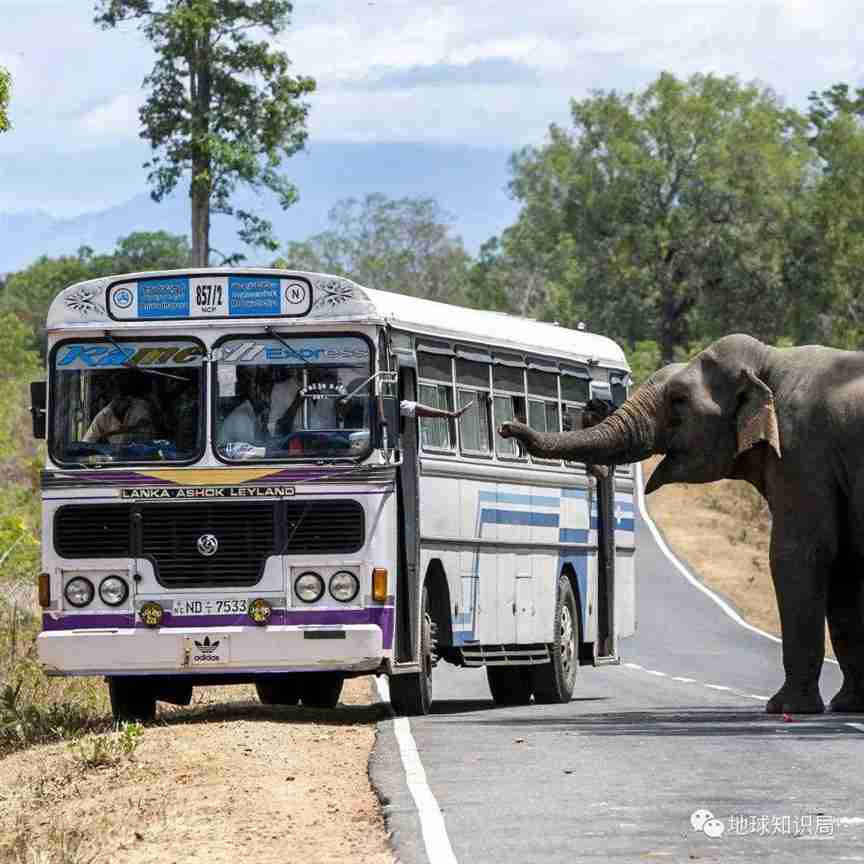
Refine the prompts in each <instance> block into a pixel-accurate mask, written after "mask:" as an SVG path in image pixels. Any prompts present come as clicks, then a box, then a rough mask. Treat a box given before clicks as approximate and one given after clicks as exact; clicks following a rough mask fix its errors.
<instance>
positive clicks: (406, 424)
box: [395, 366, 420, 663]
mask: <svg viewBox="0 0 864 864" xmlns="http://www.w3.org/2000/svg"><path fill="white" fill-rule="evenodd" d="M399 398H400V399H403V400H408V401H412V402H413V401H415V400H416V398H417V377H416V370H414V369H412V368H409V367H406V366H400V367H399ZM400 426H401V429H402V434H401V436H400V443H399V446H400V449H401V451H402V464H401V465H400V467H399V468H398V469H397V474H396V502H397V508H398V509H397V513H398V519H397V521H398V539H397V542H398V559H397V560H398V572H397V574H396V645H395V652H396V662H397V663H411V662H413V661H414V660H415V655H416V647H417V646H416V644H415V643H416V642H417V634H418V632H419V626H418V620H417V618H418V614H419V609H420V598H419V596H418V594H419V586H420V576H419V571H420V479H419V474H420V459H419V455H418V450H419V440H420V439H419V433H418V423H417V418H416V417H402V418H400Z"/></svg>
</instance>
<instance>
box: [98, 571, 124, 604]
mask: <svg viewBox="0 0 864 864" xmlns="http://www.w3.org/2000/svg"><path fill="white" fill-rule="evenodd" d="M99 596H100V597H101V598H102V602H103V603H105V604H106V605H107V606H119V605H120V604H121V603H125V602H126V598H127V597H128V596H129V586H128V585H127V584H126V582H125V580H123V579H121V578H120V577H119V576H106V577H105V578H104V579H103V580H102V581H101V582H100V583H99Z"/></svg>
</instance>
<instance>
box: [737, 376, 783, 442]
mask: <svg viewBox="0 0 864 864" xmlns="http://www.w3.org/2000/svg"><path fill="white" fill-rule="evenodd" d="M736 420H737V424H738V455H739V456H740V455H741V454H742V453H744V452H745V451H746V450H749V449H750V448H751V447H753V446H754V445H756V444H758V443H759V442H760V441H765V442H766V443H767V444H769V445H770V447H771V449H772V450H773V451H774V452H775V453H776V454H777V458H778V459H781V458H782V457H781V455H780V431H779V429H778V427H777V414H776V412H775V411H774V394H773V393H772V392H771V390H770V389H769V388H768V385H767V384H765V382H764V381H760V380H759V378H757V377H756V376H755V375H754V374H753V373H752V372H751V371H750V370H749V369H747V370H745V371H744V373H743V375H742V380H741V390H740V392H739V396H738V412H737V415H736Z"/></svg>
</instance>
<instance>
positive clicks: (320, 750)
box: [0, 678, 393, 864]
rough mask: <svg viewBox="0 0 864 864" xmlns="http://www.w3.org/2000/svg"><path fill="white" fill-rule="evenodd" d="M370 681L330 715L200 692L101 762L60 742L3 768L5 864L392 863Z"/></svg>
mask: <svg viewBox="0 0 864 864" xmlns="http://www.w3.org/2000/svg"><path fill="white" fill-rule="evenodd" d="M370 681H371V679H368V678H359V679H355V680H352V681H347V682H346V683H345V688H344V690H343V695H342V702H343V704H341V705H340V706H339V707H338V708H337V709H335V710H333V711H314V710H310V709H304V708H272V707H267V706H263V705H261V704H260V703H259V702H258V700H257V698H256V697H255V692H254V690H253V689H252V688H251V687H231V688H227V687H226V688H217V689H209V688H208V689H201V690H196V693H195V702H194V703H193V705H191V706H190V707H189V708H186V709H172V708H171V707H170V706H168V707H167V708H165V709H163V711H162V713H161V714H160V717H159V721H158V722H157V723H156V724H155V725H153V726H150V727H148V728H146V729H145V730H144V732H143V734H142V736H141V738H140V742H139V745H138V747H137V749H136V750H135V752H134V753H133V754H132V756H131V757H124V758H122V759H121V760H120V761H119V762H118V764H115V765H112V766H109V767H102V768H87V767H85V766H84V765H83V764H82V760H81V759H80V757H76V755H75V752H74V750H73V749H72V748H70V746H69V745H68V744H58V745H52V746H46V747H37V748H32V749H29V750H26V751H23V752H21V753H17V754H14V755H12V756H9V757H7V758H6V759H3V760H0V862H3V864H6V862H10V864H11V862H15V864H31V862H32V864H37V862H38V864H43V862H44V864H53V862H63V864H85V862H103V861H110V862H112V864H145V862H146V864H171V862H177V864H180V862H184V864H185V862H199V861H200V862H206V864H222V862H224V864H229V862H231V864H234V862H237V861H238V860H243V859H245V860H248V861H249V862H254V864H269V862H274V864H275V862H278V864H287V862H304V864H310V862H315V864H317V862H322V864H323V862H340V864H345V862H355V861H358V862H360V861H362V862H369V864H385V862H386V864H390V862H392V861H393V857H392V854H391V852H390V850H389V848H388V845H387V836H386V832H385V828H384V821H383V818H382V816H381V811H380V807H379V805H378V801H377V798H376V797H375V794H374V793H373V791H372V789H371V787H370V784H369V779H368V774H367V761H368V758H369V753H370V750H371V748H372V745H373V743H374V738H375V724H376V722H377V721H378V720H380V719H382V718H383V717H385V716H386V712H385V709H384V708H383V707H382V706H380V705H377V704H374V702H373V699H372V696H371V690H370ZM84 740H85V742H86V739H84Z"/></svg>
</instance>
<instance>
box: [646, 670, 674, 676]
mask: <svg viewBox="0 0 864 864" xmlns="http://www.w3.org/2000/svg"><path fill="white" fill-rule="evenodd" d="M642 671H643V672H644V673H645V674H646V675H657V676H658V677H660V678H668V677H669V676H668V675H667V674H666V673H665V672H658V671H657V670H656V669H643V670H642Z"/></svg>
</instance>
